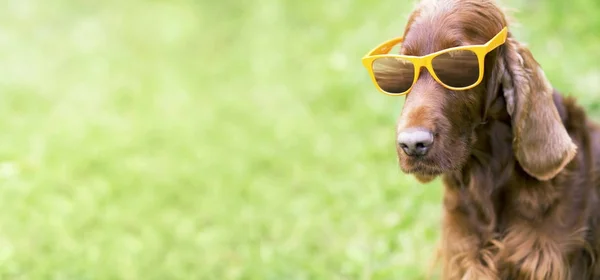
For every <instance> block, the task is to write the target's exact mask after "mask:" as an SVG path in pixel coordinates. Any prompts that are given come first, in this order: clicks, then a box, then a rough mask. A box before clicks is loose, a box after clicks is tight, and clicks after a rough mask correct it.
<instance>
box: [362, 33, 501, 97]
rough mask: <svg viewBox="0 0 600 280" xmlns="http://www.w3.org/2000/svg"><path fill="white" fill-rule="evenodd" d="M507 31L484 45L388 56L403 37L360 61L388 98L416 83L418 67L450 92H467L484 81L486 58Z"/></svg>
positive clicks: (371, 52)
mask: <svg viewBox="0 0 600 280" xmlns="http://www.w3.org/2000/svg"><path fill="white" fill-rule="evenodd" d="M507 34H508V31H507V27H504V28H503V29H502V30H501V31H500V32H499V33H498V34H496V36H494V38H492V39H491V40H490V41H489V42H487V43H485V44H484V45H471V46H461V47H454V48H449V49H445V50H441V51H438V52H434V53H431V54H428V55H425V56H409V55H399V54H388V53H389V51H390V50H391V49H392V48H393V47H394V46H396V45H398V44H400V43H402V41H403V40H404V39H403V38H402V37H400V38H395V39H392V40H389V41H387V42H384V43H383V44H381V45H379V46H377V47H376V48H374V49H373V50H371V51H370V52H369V53H367V55H365V56H364V57H363V58H362V63H363V65H364V66H365V67H366V68H367V70H368V71H369V74H370V75H371V79H372V80H373V83H374V84H375V86H376V87H377V89H378V90H380V91H381V92H383V93H385V94H388V95H405V94H407V93H408V92H410V90H411V89H412V87H413V85H414V84H415V83H416V82H417V80H418V78H419V74H420V73H421V68H422V67H425V68H427V70H428V71H429V73H430V74H431V76H432V77H433V78H434V79H435V80H436V81H437V82H438V83H440V84H441V85H442V86H444V87H446V88H448V89H450V90H467V89H471V88H474V87H476V86H477V85H478V84H479V83H481V81H482V80H483V72H484V71H483V67H484V61H485V56H486V55H487V54H488V53H489V52H491V51H492V50H494V49H495V48H497V47H499V46H500V45H502V44H504V42H506V37H507Z"/></svg>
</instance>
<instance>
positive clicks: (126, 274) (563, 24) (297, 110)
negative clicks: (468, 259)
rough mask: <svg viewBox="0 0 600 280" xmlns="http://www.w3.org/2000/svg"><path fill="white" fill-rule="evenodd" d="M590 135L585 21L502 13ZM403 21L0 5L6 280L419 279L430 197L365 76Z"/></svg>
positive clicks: (337, 13)
mask: <svg viewBox="0 0 600 280" xmlns="http://www.w3.org/2000/svg"><path fill="white" fill-rule="evenodd" d="M508 2H509V3H511V4H513V5H511V6H512V7H516V8H520V9H521V10H520V12H518V13H516V15H515V17H516V18H517V19H519V21H520V22H521V26H520V27H518V28H517V29H516V31H515V32H516V34H517V35H518V36H519V39H521V40H523V41H526V42H528V43H529V45H530V47H531V49H532V50H533V52H534V54H535V55H536V58H537V59H538V60H539V61H540V63H541V64H542V65H543V67H544V69H546V71H547V75H548V76H549V78H550V79H551V80H552V82H553V83H554V85H555V86H557V87H558V88H559V89H561V90H563V91H565V92H569V93H571V94H573V95H575V96H577V97H579V98H580V100H582V104H584V105H585V106H586V107H587V108H588V109H589V112H590V114H592V115H593V116H600V101H599V98H598V97H600V68H598V62H600V52H598V50H600V37H598V30H600V21H599V20H598V19H599V18H598V17H597V14H598V12H599V11H600V4H598V2H597V1H593V0H589V1H584V0H571V1H568V4H562V3H563V1H561V0H555V1H545V2H544V1H531V2H529V3H528V4H524V3H525V2H517V1H508ZM411 8H412V4H408V1H400V0H394V1H391V0H389V1H379V2H371V1H367V0H360V1H348V0H340V1H329V2H327V1H317V0H307V1H300V2H299V1H296V2H293V1H277V0H258V1H246V2H242V1H231V0H222V1H212V2H209V1H192V0H187V1H186V0H178V1H158V0H157V1H138V0H132V1H116V0H106V1H67V0H57V1H35V0H18V1H17V0H11V1H8V2H7V3H3V4H1V5H0V96H1V99H0V101H1V102H0V132H1V136H0V205H2V207H1V209H2V211H0V279H144V280H149V279H422V278H423V276H424V275H425V272H426V270H427V268H428V266H429V264H430V263H431V261H432V258H433V249H434V248H435V245H436V241H437V237H438V229H439V220H440V214H441V203H440V201H441V186H440V184H439V180H438V181H435V182H433V183H431V184H427V185H421V184H418V183H417V182H416V181H415V180H414V179H413V178H412V177H408V176H405V175H402V174H401V172H400V171H399V169H398V167H397V164H396V159H395V156H394V148H393V144H394V122H395V119H396V117H397V115H398V112H399V111H400V108H401V106H402V101H401V100H400V99H395V98H390V97H386V96H384V95H381V94H379V93H377V92H376V90H375V89H374V87H373V86H372V84H371V81H370V80H369V78H368V76H367V73H366V71H365V70H364V69H363V68H362V65H361V64H360V57H361V56H362V55H363V54H364V53H365V52H367V51H368V50H369V49H371V48H372V47H373V46H374V45H376V44H378V43H380V42H381V41H383V40H385V39H387V38H389V37H392V36H397V35H400V34H401V31H402V28H403V25H404V23H405V20H406V16H407V14H408V12H409V11H410V10H411Z"/></svg>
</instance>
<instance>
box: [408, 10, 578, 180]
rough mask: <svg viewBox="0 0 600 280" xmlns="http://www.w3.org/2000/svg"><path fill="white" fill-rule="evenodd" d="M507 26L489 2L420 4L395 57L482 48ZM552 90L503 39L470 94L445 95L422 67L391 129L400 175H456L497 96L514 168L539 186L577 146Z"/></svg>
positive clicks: (523, 51)
mask: <svg viewBox="0 0 600 280" xmlns="http://www.w3.org/2000/svg"><path fill="white" fill-rule="evenodd" d="M506 26H507V20H506V18H505V15H504V13H503V12H502V10H501V9H500V8H499V7H498V6H496V4H495V3H494V2H493V1H492V0H428V1H423V2H422V3H420V4H419V6H418V7H417V9H416V10H415V11H414V12H413V13H412V14H411V15H410V17H409V20H408V24H407V26H406V29H405V32H404V42H403V43H402V45H401V54H404V55H411V56H424V55H427V54H431V53H434V52H437V51H440V50H444V49H447V48H451V47H458V46H467V45H481V44H485V43H486V42H488V41H489V40H490V39H492V38H493V37H494V36H495V35H496V34H498V33H499V32H500V31H501V30H502V29H503V28H504V27H506ZM461 70H463V69H456V71H461ZM552 92H553V89H552V86H551V85H550V83H549V82H548V80H547V79H546V78H545V76H544V73H543V71H542V70H541V69H540V67H539V65H538V64H537V62H536V61H535V59H534V58H533V56H532V54H531V53H530V52H529V50H527V48H525V47H524V46H522V45H521V44H519V43H518V42H517V41H516V40H515V39H514V38H512V36H511V35H510V33H509V35H508V39H507V40H506V42H505V43H504V44H503V45H501V46H500V47H498V48H496V49H495V50H493V51H491V52H489V53H488V54H487V55H486V57H485V62H484V76H483V80H482V82H481V83H480V84H478V85H477V86H476V87H474V88H471V89H468V90H459V91H454V90H450V89H448V88H446V87H444V86H442V85H440V84H439V83H438V82H437V81H436V80H435V79H434V78H433V77H432V76H431V75H430V73H429V72H428V71H427V70H426V69H425V68H423V69H421V74H420V76H419V77H418V80H417V81H416V83H415V84H414V85H413V88H412V89H411V91H410V92H409V93H408V94H407V95H406V99H405V102H404V107H403V108H402V112H401V114H400V117H399V120H398V124H397V140H398V143H397V152H398V159H399V162H400V167H401V169H402V170H403V171H404V172H406V173H411V174H414V175H415V176H416V177H417V178H418V179H419V180H420V181H422V182H427V181H430V180H432V179H433V178H435V177H436V176H437V175H440V174H443V173H446V172H450V171H453V170H458V169H460V168H461V167H462V166H464V164H465V163H466V162H467V161H468V160H469V158H470V157H471V154H472V149H473V144H474V143H475V141H476V140H477V139H476V134H475V130H476V128H477V127H478V126H479V125H481V124H482V123H483V122H484V121H486V114H487V113H488V110H489V109H490V106H491V105H492V103H493V102H494V101H495V100H497V99H498V97H500V98H501V99H502V101H503V104H505V105H504V107H505V108H503V109H505V110H506V111H507V112H508V114H509V115H510V118H511V124H512V133H513V150H514V154H515V157H516V159H517V160H518V162H519V163H520V165H521V166H522V167H523V169H524V170H525V171H526V172H528V173H529V174H530V175H531V176H533V177H535V178H538V179H540V180H547V179H549V178H552V177H554V176H555V175H556V174H557V173H558V172H559V171H560V170H562V168H563V167H564V166H565V165H566V164H567V163H568V162H569V161H570V160H571V159H572V158H573V157H574V155H575V151H576V147H575V145H574V144H573V143H572V141H571V138H570V137H569V135H568V134H567V132H566V130H565V128H564V126H563V124H562V122H561V120H560V117H559V114H558V111H557V109H556V107H555V105H554V103H553V98H552Z"/></svg>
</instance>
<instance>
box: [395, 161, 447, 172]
mask: <svg viewBox="0 0 600 280" xmlns="http://www.w3.org/2000/svg"><path fill="white" fill-rule="evenodd" d="M400 168H401V169H402V171H403V172H405V173H408V174H420V175H427V176H437V175H440V174H442V173H444V171H443V170H442V169H441V168H440V166H438V165H437V164H435V163H433V162H427V160H426V157H425V158H414V159H413V158H411V159H409V160H408V162H405V164H400Z"/></svg>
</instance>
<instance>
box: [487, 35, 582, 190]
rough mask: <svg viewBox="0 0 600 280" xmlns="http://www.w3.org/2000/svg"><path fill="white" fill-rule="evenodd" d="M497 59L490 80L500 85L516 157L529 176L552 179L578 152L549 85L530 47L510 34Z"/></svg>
mask: <svg viewBox="0 0 600 280" xmlns="http://www.w3.org/2000/svg"><path fill="white" fill-rule="evenodd" d="M497 62H498V63H497V65H496V68H495V72H496V73H495V74H496V75H493V77H492V79H496V81H497V82H498V83H496V84H500V85H501V87H502V89H503V92H504V97H505V99H506V107H507V110H508V113H509V114H510V116H511V118H512V127H513V137H514V139H513V150H514V152H515V156H516V158H517V160H518V161H519V163H520V165H521V166H522V167H523V169H524V170H525V171H526V172H527V173H528V174H529V175H531V176H533V177H535V178H537V179H539V180H549V179H552V178H553V177H554V176H556V174H558V173H559V172H560V171H561V170H562V169H563V168H564V167H565V166H566V165H567V164H568V163H569V162H570V161H571V160H572V159H573V157H575V154H576V152H577V146H575V144H573V141H572V140H571V138H570V137H569V134H568V133H567V130H566V128H565V127H564V125H563V123H562V121H561V119H560V116H559V114H558V110H557V109H556V106H555V105H554V101H553V96H552V94H553V88H552V85H551V84H550V82H549V81H548V79H547V78H546V76H545V74H544V72H543V71H542V69H541V68H540V66H539V64H538V63H537V61H536V60H535V59H534V58H533V55H532V54H531V52H530V51H529V49H527V48H526V47H525V46H523V45H521V44H520V43H519V42H517V41H516V40H514V39H513V38H511V37H509V38H508V39H507V40H506V43H505V44H504V45H503V46H502V50H501V52H500V53H499V55H498V61H497ZM498 73H501V74H498ZM491 84H495V83H494V81H492V83H491Z"/></svg>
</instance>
